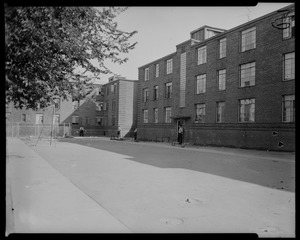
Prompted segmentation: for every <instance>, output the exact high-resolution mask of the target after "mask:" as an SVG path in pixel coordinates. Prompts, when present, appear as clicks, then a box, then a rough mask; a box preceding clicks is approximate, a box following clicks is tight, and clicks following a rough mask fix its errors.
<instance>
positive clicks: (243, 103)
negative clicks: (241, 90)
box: [239, 98, 255, 122]
mask: <svg viewBox="0 0 300 240" xmlns="http://www.w3.org/2000/svg"><path fill="white" fill-rule="evenodd" d="M239 111H240V112H239V122H254V119H255V99H254V98H251V99H243V100H240V101H239Z"/></svg>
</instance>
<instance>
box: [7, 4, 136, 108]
mask: <svg viewBox="0 0 300 240" xmlns="http://www.w3.org/2000/svg"><path fill="white" fill-rule="evenodd" d="M124 10H126V8H112V7H111V8H103V9H102V11H100V10H97V9H95V8H92V7H9V6H5V80H6V81H5V82H6V84H5V89H6V103H9V102H13V103H14V106H15V107H16V108H22V107H26V108H32V109H37V108H38V106H39V107H41V108H44V107H47V106H49V105H51V103H52V102H53V100H54V99H55V98H62V99H67V98H68V97H69V96H72V97H73V98H77V99H81V98H83V97H84V96H85V95H86V94H87V93H89V92H90V90H91V88H92V84H91V77H88V76H87V73H90V74H93V76H94V77H97V76H98V75H99V74H100V73H103V74H108V73H110V74H111V73H112V72H111V71H110V70H109V69H108V68H106V67H105V65H104V62H105V60H111V61H113V62H114V63H119V64H122V63H124V62H126V61H127V60H128V59H127V58H123V57H121V55H122V54H126V53H128V52H129V51H130V50H132V49H134V47H135V45H136V43H133V44H131V43H130V42H129V40H130V38H131V37H132V36H133V35H134V34H135V33H136V31H133V32H124V31H121V30H119V29H118V28H117V23H116V22H115V21H114V18H115V17H116V16H117V15H118V14H119V13H120V12H122V11H124ZM95 59H96V60H97V62H98V65H97V66H96V65H95V64H93V63H92V60H95ZM76 69H82V70H83V72H82V73H78V71H77V72H76Z"/></svg>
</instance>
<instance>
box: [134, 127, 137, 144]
mask: <svg viewBox="0 0 300 240" xmlns="http://www.w3.org/2000/svg"><path fill="white" fill-rule="evenodd" d="M136 139H137V128H136V129H134V141H136Z"/></svg>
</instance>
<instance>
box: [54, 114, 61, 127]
mask: <svg viewBox="0 0 300 240" xmlns="http://www.w3.org/2000/svg"><path fill="white" fill-rule="evenodd" d="M59 117H60V116H59V114H54V115H53V124H54V125H58V124H59Z"/></svg>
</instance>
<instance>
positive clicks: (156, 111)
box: [153, 108, 158, 123]
mask: <svg viewBox="0 0 300 240" xmlns="http://www.w3.org/2000/svg"><path fill="white" fill-rule="evenodd" d="M153 116H154V119H153V122H154V123H158V108H154V109H153Z"/></svg>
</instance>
